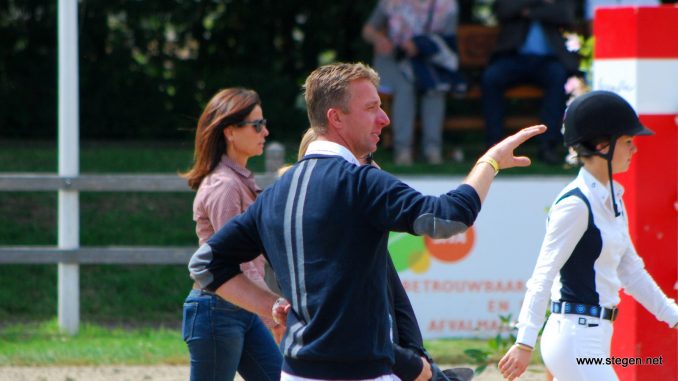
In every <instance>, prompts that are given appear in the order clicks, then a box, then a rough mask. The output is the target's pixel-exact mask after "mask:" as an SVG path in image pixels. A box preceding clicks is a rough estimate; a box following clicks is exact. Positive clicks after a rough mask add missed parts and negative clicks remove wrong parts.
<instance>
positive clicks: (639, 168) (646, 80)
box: [593, 5, 678, 381]
mask: <svg viewBox="0 0 678 381" xmlns="http://www.w3.org/2000/svg"><path fill="white" fill-rule="evenodd" d="M593 32H594V36H595V38H596V41H595V54H594V64H593V68H594V79H593V82H594V83H593V87H594V89H596V90H610V91H614V92H616V93H618V94H620V95H621V96H622V97H624V98H625V99H626V100H627V101H629V103H631V105H632V106H633V107H634V108H635V109H636V111H637V112H638V114H639V115H640V120H641V122H642V123H643V124H644V125H646V126H647V127H649V128H650V129H652V130H653V131H654V132H655V133H656V135H655V136H650V137H640V138H638V139H636V140H635V142H636V144H637V145H638V150H639V154H638V155H636V156H635V157H634V159H633V162H632V165H631V168H630V169H629V171H628V172H627V173H625V174H624V175H622V176H620V177H619V179H618V180H619V181H621V182H622V184H624V187H625V189H626V193H625V195H624V200H625V202H626V205H627V209H628V214H629V218H630V220H629V222H630V230H631V237H632V239H633V241H634V243H635V245H636V248H637V249H638V253H639V254H640V256H641V257H642V258H643V260H644V261H645V266H646V268H647V270H648V271H649V272H650V274H651V275H652V276H653V278H654V279H655V280H656V281H657V283H658V284H659V287H661V289H662V290H663V291H664V292H665V293H666V294H667V295H668V296H669V297H671V298H676V297H677V296H678V291H677V289H676V287H677V286H678V282H677V281H678V205H677V204H676V202H677V201H678V39H677V37H676V36H678V7H676V6H671V5H667V6H661V7H622V8H601V9H598V10H597V12H596V14H595V18H594V25H593ZM620 311H621V313H620V318H619V320H617V321H616V322H615V324H614V337H613V339H612V355H613V356H615V357H618V358H621V357H626V358H629V357H634V358H635V357H640V358H642V359H643V360H645V359H646V358H648V357H655V358H659V357H660V356H661V358H660V359H659V360H658V361H661V365H633V366H627V367H622V366H616V367H615V370H616V372H617V374H618V375H619V377H620V379H621V380H625V381H641V380H643V381H644V380H677V379H678V335H677V331H676V330H675V329H670V328H668V326H667V325H666V324H665V323H663V322H659V321H657V320H656V319H655V317H654V316H652V315H651V314H650V313H649V312H647V310H645V308H643V307H642V306H641V305H639V304H638V303H637V302H635V300H634V299H633V298H631V297H629V296H628V295H625V294H623V293H622V302H621V304H620Z"/></svg>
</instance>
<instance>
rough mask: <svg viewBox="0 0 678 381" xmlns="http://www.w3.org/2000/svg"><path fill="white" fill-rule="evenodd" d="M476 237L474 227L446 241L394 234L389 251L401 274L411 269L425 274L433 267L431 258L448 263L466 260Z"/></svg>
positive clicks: (390, 239) (389, 242) (391, 237)
mask: <svg viewBox="0 0 678 381" xmlns="http://www.w3.org/2000/svg"><path fill="white" fill-rule="evenodd" d="M475 236H476V235H475V229H473V227H470V228H468V230H466V231H465V232H463V233H459V234H456V235H454V236H452V237H450V238H445V239H433V238H430V237H420V236H413V235H410V234H407V233H394V232H392V233H391V234H390V235H389V239H388V250H389V252H390V253H391V258H392V259H393V264H394V265H395V267H396V270H398V271H399V272H400V271H403V270H407V269H410V270H411V271H413V272H415V273H424V272H426V271H427V270H428V268H429V267H430V266H431V257H434V258H436V259H437V260H439V261H442V262H448V263H452V262H457V261H459V260H461V259H463V258H465V257H466V256H467V255H468V254H469V253H470V252H471V250H472V249H473V244H474V243H475Z"/></svg>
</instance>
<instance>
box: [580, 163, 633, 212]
mask: <svg viewBox="0 0 678 381" xmlns="http://www.w3.org/2000/svg"><path fill="white" fill-rule="evenodd" d="M579 176H580V177H581V179H582V181H583V182H584V184H586V186H587V187H588V188H589V189H590V190H591V193H592V194H593V195H595V196H596V197H597V198H598V199H599V200H600V201H602V202H603V204H605V203H606V202H607V200H608V199H609V198H610V186H609V185H607V186H605V185H603V183H601V182H600V181H598V179H596V178H595V177H593V175H592V174H591V173H590V172H589V171H587V170H586V168H584V167H581V169H580V170H579ZM612 181H614V180H612ZM614 193H615V198H616V199H617V200H619V199H621V198H622V195H623V194H624V187H623V186H622V185H621V184H619V183H618V182H616V181H614Z"/></svg>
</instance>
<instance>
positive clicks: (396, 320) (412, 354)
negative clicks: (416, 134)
mask: <svg viewBox="0 0 678 381" xmlns="http://www.w3.org/2000/svg"><path fill="white" fill-rule="evenodd" d="M317 139H318V135H317V134H316V133H315V131H314V130H313V129H312V128H309V129H308V130H306V132H305V133H304V135H303V137H302V138H301V141H300V143H299V153H298V154H297V160H302V159H303V158H304V156H305V155H306V151H307V150H308V146H309V145H310V144H311V143H312V142H314V141H316V140H317ZM359 161H360V164H362V165H373V166H375V167H377V168H380V167H379V165H378V164H377V163H376V162H375V161H373V160H372V155H371V154H369V155H368V156H366V157H363V158H361V159H360V160H359ZM287 169H289V168H286V169H285V171H286V170H287ZM283 173H284V172H283ZM387 257H388V262H387V266H386V277H387V278H386V280H387V281H386V289H387V294H388V300H389V312H390V314H391V316H392V317H393V352H394V357H395V362H394V364H393V374H395V375H396V376H398V378H400V379H401V380H402V381H411V380H415V379H416V378H417V376H418V375H419V374H420V373H421V371H422V367H423V364H422V361H421V358H422V357H423V358H426V359H427V360H428V362H429V363H430V364H431V371H432V373H433V377H432V378H431V380H433V381H468V380H470V379H471V378H472V377H473V370H472V369H470V368H452V369H446V370H441V369H439V368H438V366H437V365H435V364H434V363H433V359H432V358H431V356H430V355H429V354H428V352H427V351H426V349H425V348H424V340H423V338H422V335H421V330H420V329H419V323H418V322H417V318H416V316H415V314H414V309H413V308H412V303H411V302H410V298H409V296H408V295H407V292H406V291H405V288H404V287H403V284H402V281H401V280H400V276H399V275H398V270H396V268H395V265H394V264H393V260H392V259H391V254H390V253H387ZM275 289H278V290H279V287H278V286H277V285H276V287H275V288H272V287H271V290H275ZM280 303H283V304H284V305H287V304H288V302H287V301H286V300H285V301H280ZM288 312H289V309H284V308H283V309H281V310H280V313H274V319H275V320H276V321H279V322H280V323H281V324H282V325H283V326H284V324H285V323H284V322H285V321H286V320H287V313H288Z"/></svg>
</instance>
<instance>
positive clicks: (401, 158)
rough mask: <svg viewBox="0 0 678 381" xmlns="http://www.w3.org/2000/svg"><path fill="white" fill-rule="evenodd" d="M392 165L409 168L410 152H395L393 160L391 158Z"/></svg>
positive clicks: (410, 161) (410, 162)
mask: <svg viewBox="0 0 678 381" xmlns="http://www.w3.org/2000/svg"><path fill="white" fill-rule="evenodd" d="M393 163H394V164H395V165H401V166H408V167H409V166H410V165H412V151H408V150H406V151H399V152H396V154H395V156H394V158H393Z"/></svg>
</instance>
